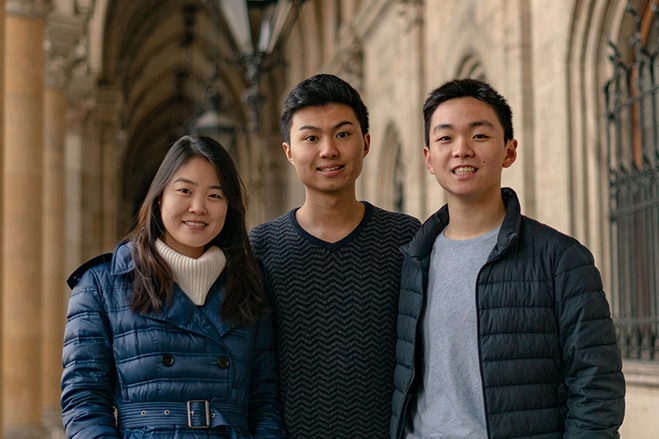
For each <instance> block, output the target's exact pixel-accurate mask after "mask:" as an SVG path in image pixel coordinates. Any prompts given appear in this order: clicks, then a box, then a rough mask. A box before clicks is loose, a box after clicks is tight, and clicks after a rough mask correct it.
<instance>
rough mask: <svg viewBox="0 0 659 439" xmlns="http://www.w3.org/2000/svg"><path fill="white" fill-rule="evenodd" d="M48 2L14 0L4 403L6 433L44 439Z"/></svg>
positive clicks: (8, 55)
mask: <svg viewBox="0 0 659 439" xmlns="http://www.w3.org/2000/svg"><path fill="white" fill-rule="evenodd" d="M45 9H46V7H45V3H44V1H38V0H34V1H26V0H22V1H17V0H7V1H6V3H5V13H6V21H5V34H4V46H5V47H4V50H5V59H6V62H5V65H4V68H5V70H4V76H5V78H4V88H5V100H4V104H5V108H6V111H5V114H4V126H5V127H6V129H5V131H4V145H5V146H6V147H5V148H4V163H3V175H4V182H3V200H2V201H3V211H4V214H3V220H4V229H3V239H2V241H3V243H2V244H3V247H2V250H3V255H2V260H3V267H2V269H3V274H2V289H3V297H2V336H3V346H2V374H3V393H2V399H3V403H2V409H3V419H4V425H3V429H4V437H5V439H14V438H21V439H23V438H25V439H27V438H41V437H43V430H42V428H41V382H40V378H41V318H42V315H41V288H42V283H41V280H42V271H41V266H42V264H41V229H42V220H41V209H42V205H41V199H42V195H41V191H42V189H43V187H42V176H41V175H42V163H43V162H42V157H43V96H44V93H43V89H44V58H45V57H44V52H43V40H44V20H43V17H44V14H45Z"/></svg>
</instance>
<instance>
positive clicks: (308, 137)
mask: <svg viewBox="0 0 659 439" xmlns="http://www.w3.org/2000/svg"><path fill="white" fill-rule="evenodd" d="M304 140H306V141H307V142H315V141H316V140H318V137H316V136H307V137H305V138H304Z"/></svg>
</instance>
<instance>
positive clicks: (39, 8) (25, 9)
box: [5, 0, 50, 18]
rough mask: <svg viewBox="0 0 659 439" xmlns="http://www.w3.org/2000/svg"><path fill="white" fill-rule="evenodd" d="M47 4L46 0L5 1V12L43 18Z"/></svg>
mask: <svg viewBox="0 0 659 439" xmlns="http://www.w3.org/2000/svg"><path fill="white" fill-rule="evenodd" d="M49 3H50V2H49V1H48V0H5V12H6V13H7V14H18V15H29V16H31V17H37V18H44V17H45V16H46V12H47V10H48V4H49Z"/></svg>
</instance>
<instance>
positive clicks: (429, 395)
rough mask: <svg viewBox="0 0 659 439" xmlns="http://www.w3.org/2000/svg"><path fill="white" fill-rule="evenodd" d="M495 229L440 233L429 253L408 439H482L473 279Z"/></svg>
mask: <svg viewBox="0 0 659 439" xmlns="http://www.w3.org/2000/svg"><path fill="white" fill-rule="evenodd" d="M498 232H499V228H496V229H494V230H492V231H490V232H488V233H486V234H485V235H481V236H479V237H476V238H473V239H468V240H463V241H455V240H451V239H448V238H447V237H446V236H445V235H444V232H443V231H442V233H440V234H439V236H437V239H436V240H435V244H434V245H433V249H432V254H431V255H430V268H429V273H428V297H427V303H426V309H425V312H424V315H423V317H422V324H423V326H422V340H423V377H422V380H421V382H420V383H419V389H418V392H417V398H416V404H415V405H413V407H412V412H411V413H412V416H411V417H410V419H411V422H410V425H408V426H407V435H406V439H431V438H442V439H458V438H460V439H465V438H469V439H477V438H486V437H487V429H486V424H485V407H484V403H483V388H482V380H481V374H480V365H479V360H478V335H477V330H478V325H477V314H476V278H477V277H478V272H479V271H480V269H481V267H482V266H483V265H484V264H485V262H486V261H487V257H488V256H489V254H490V252H491V251H492V248H494V245H495V243H496V238H497V234H498Z"/></svg>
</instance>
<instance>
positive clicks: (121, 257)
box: [110, 241, 232, 342]
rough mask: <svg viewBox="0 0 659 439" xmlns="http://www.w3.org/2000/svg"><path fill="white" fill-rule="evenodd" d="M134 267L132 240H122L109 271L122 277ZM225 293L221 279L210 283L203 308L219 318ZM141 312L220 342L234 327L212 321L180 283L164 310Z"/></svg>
mask: <svg viewBox="0 0 659 439" xmlns="http://www.w3.org/2000/svg"><path fill="white" fill-rule="evenodd" d="M134 269H135V263H134V262H133V257H132V255H131V243H130V242H129V241H124V242H121V243H120V244H119V245H117V247H116V248H115V250H114V253H113V255H112V263H111V265H110V273H111V274H112V275H113V276H121V275H125V274H128V273H130V272H132V271H133V270H134ZM223 295H224V288H223V286H222V281H221V280H220V279H219V278H218V280H216V281H215V283H214V284H213V285H212V286H211V291H210V292H209V293H208V297H207V298H206V303H205V304H204V306H203V308H204V309H208V310H210V311H209V312H208V314H211V313H213V314H215V315H218V318H219V310H220V307H221V305H222V298H223ZM138 314H140V315H142V316H144V317H148V318H150V319H153V320H159V321H163V322H167V323H169V324H171V325H172V326H175V327H178V328H181V329H183V330H185V331H190V332H193V333H196V334H200V335H203V336H206V337H208V338H211V339H213V340H216V341H218V342H221V337H223V336H224V335H225V334H226V333H227V332H229V331H230V330H231V329H232V326H231V324H229V323H228V322H225V321H221V322H219V323H218V324H217V325H216V324H213V322H211V321H210V319H209V318H208V316H207V313H205V312H204V311H202V309H201V307H198V306H197V305H195V304H194V303H193V302H192V301H191V300H190V298H189V297H188V296H187V295H186V294H185V293H184V292H183V291H181V289H180V288H179V287H178V285H174V291H173V292H172V301H171V303H169V302H167V303H165V306H164V308H163V309H162V310H161V311H158V312H146V313H138Z"/></svg>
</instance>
